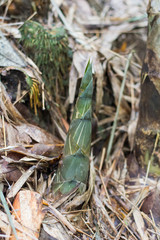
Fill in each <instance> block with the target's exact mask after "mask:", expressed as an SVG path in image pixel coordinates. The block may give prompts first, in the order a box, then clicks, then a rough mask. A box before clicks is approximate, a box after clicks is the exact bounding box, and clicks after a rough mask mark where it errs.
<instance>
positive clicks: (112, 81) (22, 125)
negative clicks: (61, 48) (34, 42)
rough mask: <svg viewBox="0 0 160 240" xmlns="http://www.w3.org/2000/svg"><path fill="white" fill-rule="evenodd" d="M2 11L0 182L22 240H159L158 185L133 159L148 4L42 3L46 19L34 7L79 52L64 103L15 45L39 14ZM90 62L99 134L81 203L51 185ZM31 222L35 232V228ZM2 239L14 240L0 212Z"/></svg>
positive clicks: (8, 6)
mask: <svg viewBox="0 0 160 240" xmlns="http://www.w3.org/2000/svg"><path fill="white" fill-rule="evenodd" d="M28 2H29V1H28ZM0 4H1V5H2V8H1V10H0V14H1V20H0V29H1V39H0V46H1V51H0V52H1V53H0V74H1V82H0V112H1V118H0V157H1V158H0V163H1V165H0V172H1V175H0V176H1V185H2V191H3V194H4V196H5V198H6V201H7V203H8V209H9V210H10V212H11V213H12V219H13V225H14V228H15V230H16V232H17V234H18V239H58V240H59V239H60V240H61V239H116V240H118V239H159V236H160V230H159V223H160V217H159V216H160V213H159V207H158V206H159V201H158V199H159V182H158V180H157V178H156V177H153V176H152V177H147V178H146V175H145V173H144V172H143V170H142V169H140V167H139V165H138V163H137V161H136V159H135V157H134V154H133V149H134V136H135V130H136V124H137V119H138V104H139V96H140V71H141V66H142V61H143V56H144V47H145V42H146V38H147V35H146V26H147V17H146V8H147V1H140V0H137V1H134V2H133V1H127V2H126V1H123V0H121V1H118V2H117V1H114V0H112V1H106V2H104V1H100V0H94V1H89V0H88V1H87V0H83V1H77V2H75V1H68V0H67V1H63V0H61V1H59V0H56V1H55V0H52V1H51V4H50V6H49V5H47V4H48V3H46V8H45V9H48V10H47V11H48V12H47V13H48V19H47V18H46V15H45V13H44V15H42V12H41V11H40V9H42V5H41V4H42V2H41V1H34V4H35V7H37V6H38V5H37V4H39V6H40V7H39V8H37V11H38V14H37V16H36V15H35V18H36V17H37V19H36V20H40V22H41V23H42V25H44V26H45V27H46V28H47V24H48V26H49V27H50V26H52V24H54V25H57V26H64V27H65V29H66V31H67V33H68V36H69V45H70V47H71V49H72V52H73V55H72V64H71V67H70V69H69V80H68V87H67V89H66V90H68V92H66V93H65V94H66V95H65V96H63V93H61V92H60V89H58V91H59V95H60V98H59V99H58V100H57V99H54V101H53V99H51V96H50V94H49V93H48V92H47V89H46V88H45V85H44V84H43V80H42V74H41V71H40V70H39V69H38V67H37V66H36V63H34V61H33V60H32V59H30V58H29V57H28V56H27V55H26V54H25V53H24V52H23V51H22V49H21V47H20V46H19V44H17V43H18V41H17V40H18V39H19V38H20V32H19V27H18V26H21V25H22V24H23V23H24V21H26V20H27V19H28V18H32V15H31V14H32V13H33V11H34V10H33V8H32V7H28V9H29V10H28V12H27V11H26V12H25V11H24V12H25V13H24V16H22V15H23V14H22V12H21V10H18V11H19V12H18V13H17V12H16V10H15V9H16V8H14V6H18V8H17V9H22V7H23V1H15V2H14V1H13V3H11V2H10V1H3V2H2V3H0ZM18 4H20V5H18ZM29 6H30V5H29ZM48 6H49V7H48ZM15 16H19V18H16V17H15ZM135 16H136V17H135ZM24 18H25V19H24ZM45 18H46V21H44V22H43V20H44V19H45ZM19 19H21V20H22V21H19ZM6 27H7V28H6ZM2 45H3V48H2ZM140 46H141V47H140ZM2 49H3V51H2ZM132 50H134V51H135V52H134V53H133V57H132V59H131V62H130V64H129V68H128V72H127V74H126V83H125V86H124V91H123V95H122V99H121V101H120V106H119V114H118V117H117V126H116V128H115V133H114V136H113V143H112V148H111V152H110V156H109V159H108V161H106V158H107V149H108V144H109V138H110V134H111V130H112V126H113V122H114V119H115V116H116V111H117V107H118V101H119V98H120V88H121V85H122V81H123V77H124V69H125V67H126V64H127V61H128V60H127V57H128V54H129V52H131V51H132ZM89 59H91V61H92V64H93V68H94V72H93V75H94V97H93V117H94V121H95V126H94V125H93V133H94V134H93V135H94V136H93V141H92V157H91V160H90V176H89V180H88V189H87V190H86V192H85V193H84V194H83V195H78V191H77V190H78V189H75V190H74V191H73V192H71V193H70V194H69V195H66V196H62V197H61V198H58V199H56V198H55V196H54V194H53V192H52V190H51V189H52V184H53V180H54V177H55V172H56V169H57V166H58V162H60V161H61V156H62V149H63V145H64V139H65V136H66V132H67V129H68V123H69V121H70V117H71V113H72V109H73V106H74V102H75V99H76V97H77V89H78V87H79V83H80V79H81V78H82V76H83V73H84V69H85V66H86V63H87V62H88V60H89ZM15 71H16V72H15ZM20 72H21V73H22V75H21V74H20ZM14 74H17V75H16V76H15V75H14ZM26 75H28V76H29V77H30V78H31V79H36V80H37V81H38V85H37V86H38V89H39V93H40V95H41V96H42V97H40V101H41V104H40V106H38V105H37V111H38V116H40V117H39V119H38V117H37V119H36V117H35V116H36V115H35V111H34V110H32V109H31V106H30V104H28V103H29V101H30V97H29V89H28V88H27V87H26V83H25V76H26ZM18 76H20V80H19V79H18V80H17V78H18ZM9 79H13V80H14V81H17V82H18V83H17V85H15V86H16V87H14V88H13V90H12V91H11V86H13V84H14V83H13V80H12V82H10V84H9V86H7V81H9ZM20 85H21V87H20ZM18 86H19V87H18ZM56 87H57V86H56ZM18 89H19V90H18ZM24 91H25V92H24ZM13 93H14V95H15V96H13ZM15 99H16V100H15ZM15 101H17V102H15ZM18 104H19V106H18ZM27 104H28V105H27ZM25 106H27V107H25ZM64 107H65V108H64ZM40 109H43V110H40ZM64 109H65V111H66V112H65V111H64ZM28 110H29V111H28ZM43 111H45V113H44V115H45V117H44V115H43V114H42V113H43ZM26 113H27V114H26ZM66 113H67V114H66ZM40 114H41V115H40ZM41 118H42V119H43V118H44V121H43V122H41V121H40V119H41ZM46 119H47V120H46ZM12 203H13V205H12ZM17 204H20V205H19V206H18V207H17V206H16V205H17ZM34 204H36V205H34ZM42 205H43V207H42ZM16 209H18V213H17V212H16ZM35 211H38V213H37V212H35ZM20 213H21V214H20ZM19 214H20V215H21V216H20V217H19V216H18V215H19ZM22 214H23V217H22ZM25 214H26V216H24V215H25ZM34 214H36V220H35V215H34ZM44 216H45V217H44ZM27 218H28V220H29V223H27V221H26V220H25V219H27ZM42 219H43V220H42ZM32 222H37V223H38V226H34V225H33V224H32V225H29V224H30V223H32ZM40 225H42V226H41V231H40ZM32 227H34V229H33V228H32ZM26 228H29V229H30V231H28V229H27V231H26ZM0 229H1V232H0V236H3V234H4V235H6V236H3V237H1V238H2V239H16V238H14V236H13V232H12V229H13V228H12V227H11V225H10V221H9V217H8V214H7V213H6V212H5V207H4V206H3V202H2V204H1V210H0ZM35 232H36V235H35ZM1 233H2V234H1ZM19 234H20V235H19ZM21 236H23V237H21Z"/></svg>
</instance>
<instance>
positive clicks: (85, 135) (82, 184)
mask: <svg viewBox="0 0 160 240" xmlns="http://www.w3.org/2000/svg"><path fill="white" fill-rule="evenodd" d="M92 93H93V79H92V65H91V64H90V62H88V64H87V67H86V70H85V75H84V77H83V79H82V82H81V86H80V91H79V96H78V99H77V102H76V106H75V109H74V112H73V117H72V121H71V125H70V128H69V132H68V134H67V139H66V143H65V146H64V158H63V164H62V165H61V166H59V169H58V172H57V176H56V183H55V184H54V190H55V191H57V190H60V192H61V193H62V194H65V193H68V192H70V191H71V190H72V189H73V188H75V187H76V186H79V189H80V192H83V191H84V190H85V188H86V184H87V180H88V172H89V156H90V147H91V131H92V126H91V117H92Z"/></svg>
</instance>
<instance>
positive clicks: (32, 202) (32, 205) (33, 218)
mask: <svg viewBox="0 0 160 240" xmlns="http://www.w3.org/2000/svg"><path fill="white" fill-rule="evenodd" d="M13 207H14V210H15V213H13V215H14V216H15V219H16V220H17V221H18V222H20V223H21V224H22V226H23V229H24V231H27V233H28V234H29V235H30V236H25V233H22V232H20V231H17V234H18V237H19V238H22V239H26V240H32V239H33V237H34V239H35V238H36V239H38V236H39V231H40V226H41V223H42V220H43V218H44V213H43V212H42V198H41V196H40V195H39V194H38V193H36V192H31V191H29V190H23V191H20V192H19V193H18V194H17V196H16V198H15V200H14V202H13ZM10 239H11V240H14V239H15V238H14V236H12V237H11V238H10Z"/></svg>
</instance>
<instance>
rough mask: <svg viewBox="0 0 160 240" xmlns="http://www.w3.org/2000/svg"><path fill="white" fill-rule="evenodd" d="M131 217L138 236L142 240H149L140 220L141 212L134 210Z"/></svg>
mask: <svg viewBox="0 0 160 240" xmlns="http://www.w3.org/2000/svg"><path fill="white" fill-rule="evenodd" d="M133 217H134V219H135V223H136V227H137V231H138V233H139V235H140V236H141V239H142V240H149V238H148V234H147V230H146V228H145V224H144V220H143V218H142V215H141V212H140V211H139V209H134V211H133Z"/></svg>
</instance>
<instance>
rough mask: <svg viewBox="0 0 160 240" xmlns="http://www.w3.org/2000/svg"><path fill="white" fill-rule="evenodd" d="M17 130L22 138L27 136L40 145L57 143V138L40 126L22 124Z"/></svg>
mask: <svg viewBox="0 0 160 240" xmlns="http://www.w3.org/2000/svg"><path fill="white" fill-rule="evenodd" d="M15 128H16V129H17V130H18V132H19V135H20V136H21V137H22V138H23V136H25V135H26V134H27V135H28V136H29V137H31V138H32V139H33V140H34V141H35V142H38V143H45V144H50V143H51V144H52V143H53V142H54V141H55V137H54V136H53V135H51V134H50V133H48V132H47V131H45V130H44V129H42V128H40V127H38V126H34V125H31V124H21V125H19V126H16V127H15ZM24 134H25V135H24Z"/></svg>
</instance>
